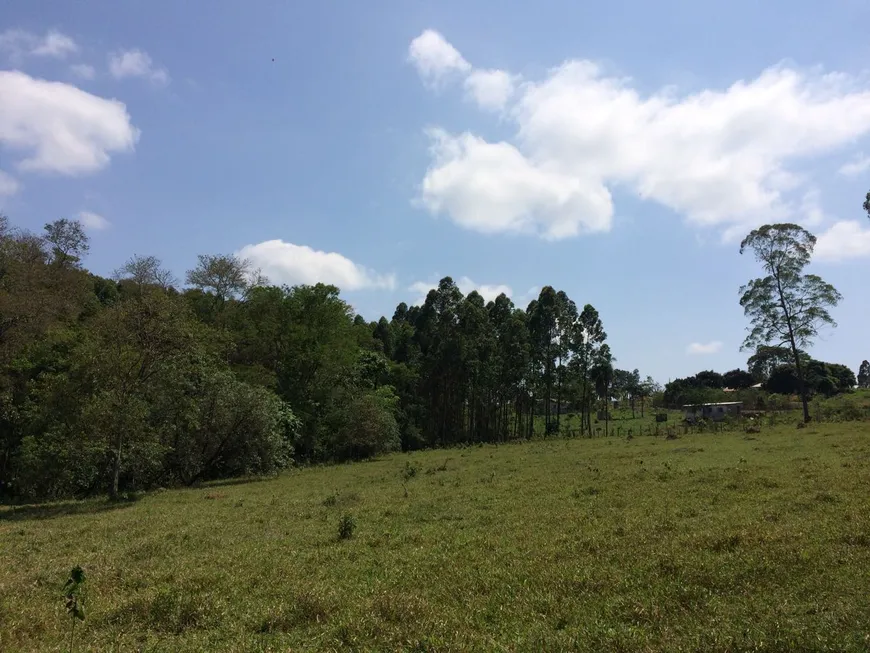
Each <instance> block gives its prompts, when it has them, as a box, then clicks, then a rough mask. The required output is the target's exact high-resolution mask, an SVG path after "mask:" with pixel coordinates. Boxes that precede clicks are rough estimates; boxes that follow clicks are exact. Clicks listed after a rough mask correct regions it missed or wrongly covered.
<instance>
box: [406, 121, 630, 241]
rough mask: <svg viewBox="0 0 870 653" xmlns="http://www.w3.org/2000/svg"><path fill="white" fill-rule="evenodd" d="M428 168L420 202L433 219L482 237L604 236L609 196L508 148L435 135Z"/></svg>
mask: <svg viewBox="0 0 870 653" xmlns="http://www.w3.org/2000/svg"><path fill="white" fill-rule="evenodd" d="M429 135H430V137H431V139H432V149H431V151H432V156H433V163H432V166H431V167H430V168H429V170H428V171H427V173H426V177H425V178H424V180H423V184H422V189H421V196H420V200H421V202H422V204H423V205H424V206H425V207H426V208H428V209H429V211H430V212H432V213H434V214H439V213H444V214H446V215H448V216H449V217H450V218H451V219H452V220H453V221H454V222H456V223H457V224H459V225H460V226H463V227H466V228H468V229H473V230H475V231H480V232H483V233H496V232H504V231H507V232H515V233H535V232H537V233H540V234H541V235H542V236H544V237H545V238H549V239H559V238H565V237H567V236H574V235H576V234H578V233H579V232H580V231H587V232H594V231H605V230H607V229H608V227H609V225H610V215H611V214H612V212H613V206H612V203H611V198H610V192H609V191H608V190H607V188H605V187H603V186H601V185H598V186H596V185H594V184H589V183H588V182H587V180H585V179H583V178H581V177H572V176H570V175H567V174H561V173H559V172H556V171H549V170H544V169H541V168H540V167H538V166H536V165H535V164H533V163H532V162H530V161H529V160H528V159H527V158H526V157H525V156H524V155H523V154H522V152H520V151H519V150H518V149H517V148H516V147H514V146H513V145H511V144H510V143H505V142H500V143H488V142H486V141H484V140H483V139H482V138H479V137H477V136H474V135H473V134H469V133H465V134H460V135H458V136H454V135H451V134H448V133H447V132H445V131H443V130H440V129H436V130H431V131H430V134H429Z"/></svg>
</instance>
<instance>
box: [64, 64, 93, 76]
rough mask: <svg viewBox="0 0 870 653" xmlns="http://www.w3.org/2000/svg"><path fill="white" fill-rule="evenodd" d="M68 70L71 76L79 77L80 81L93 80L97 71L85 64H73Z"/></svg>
mask: <svg viewBox="0 0 870 653" xmlns="http://www.w3.org/2000/svg"><path fill="white" fill-rule="evenodd" d="M69 69H70V70H71V71H72V73H73V75H75V76H77V77H81V78H82V79H93V78H94V77H96V76H97V71H96V70H94V67H93V66H89V65H88V64H86V63H77V64H73V65H72V66H70V67H69Z"/></svg>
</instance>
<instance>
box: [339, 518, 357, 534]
mask: <svg viewBox="0 0 870 653" xmlns="http://www.w3.org/2000/svg"><path fill="white" fill-rule="evenodd" d="M355 530H356V520H355V519H354V518H353V516H352V515H347V514H346V515H342V517H341V519H339V520H338V539H339V540H349V539H350V538H351V537H353V532H354V531H355Z"/></svg>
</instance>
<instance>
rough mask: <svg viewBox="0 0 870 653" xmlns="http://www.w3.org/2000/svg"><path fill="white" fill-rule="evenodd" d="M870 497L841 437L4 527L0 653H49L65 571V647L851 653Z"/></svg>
mask: <svg viewBox="0 0 870 653" xmlns="http://www.w3.org/2000/svg"><path fill="white" fill-rule="evenodd" d="M868 490H870V424H868V423H842V424H821V425H811V426H810V427H808V428H805V429H795V428H794V426H793V425H792V426H788V427H786V426H781V427H776V428H775V429H769V428H765V429H764V430H763V431H762V432H761V433H760V434H754V435H746V434H744V433H742V432H734V433H722V434H699V435H687V436H684V435H681V436H680V437H679V438H677V439H675V440H665V439H664V438H657V439H656V438H650V437H635V438H633V439H631V440H627V439H625V438H608V439H604V438H601V439H594V440H550V441H539V442H532V443H527V444H514V445H504V446H500V447H495V446H483V447H471V448H465V449H454V450H448V451H432V452H424V453H418V454H412V455H408V454H401V455H395V456H390V457H387V458H384V459H381V460H378V461H375V462H369V463H358V464H353V465H345V466H337V467H322V468H312V469H304V470H300V471H294V472H292V473H287V474H285V475H282V476H281V477H280V478H277V479H272V480H267V481H258V482H250V483H242V484H225V485H220V486H212V487H208V488H202V489H193V490H179V491H167V492H160V493H153V494H149V495H147V496H144V497H142V498H141V499H139V500H138V501H134V502H129V503H124V504H115V505H112V504H106V503H104V502H100V501H94V502H80V503H66V504H55V505H52V506H40V507H25V508H19V509H17V510H15V511H12V510H11V509H8V508H7V509H0V511H2V512H0V650H2V651H4V652H6V651H19V650H24V651H61V650H66V647H67V641H68V623H69V622H68V621H67V618H66V614H65V611H64V607H63V599H62V592H61V588H62V585H63V582H64V581H65V580H66V577H67V575H68V573H69V570H70V568H71V567H73V566H74V565H77V564H79V565H81V566H82V567H84V569H85V572H86V574H87V576H88V579H87V583H86V585H87V587H86V593H85V609H86V611H87V619H86V620H85V622H84V623H83V624H80V625H79V626H77V629H76V650H77V651H84V650H90V651H112V650H117V651H132V650H137V651H205V650H219V651H286V650H294V651H296V650H323V651H327V650H377V651H383V650H386V651H390V650H418V651H474V650H510V651H544V650H546V651H560V650H578V651H595V652H598V651H698V652H702V651H703V652H716V651H721V652H725V651H729V652H737V651H867V650H868V647H870V492H868ZM345 516H349V517H350V518H351V519H352V521H353V523H354V525H355V528H353V529H352V530H353V532H352V534H351V535H350V536H349V537H347V538H346V539H340V538H339V523H340V522H341V521H342V519H343V518H344V517H345Z"/></svg>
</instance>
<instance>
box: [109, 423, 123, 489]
mask: <svg viewBox="0 0 870 653" xmlns="http://www.w3.org/2000/svg"><path fill="white" fill-rule="evenodd" d="M121 438H122V436H121V434H120V433H119V434H118V437H117V439H116V442H115V456H114V458H115V459H114V460H113V461H112V487H111V488H109V498H110V499H111V500H112V501H117V499H118V489H119V488H118V486H119V483H120V480H121Z"/></svg>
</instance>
